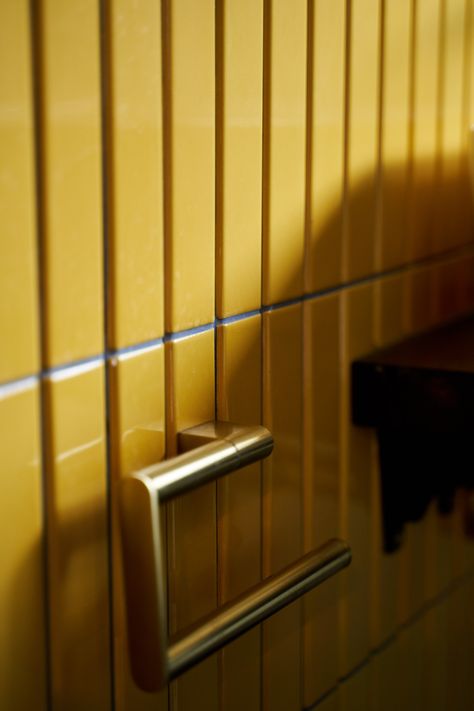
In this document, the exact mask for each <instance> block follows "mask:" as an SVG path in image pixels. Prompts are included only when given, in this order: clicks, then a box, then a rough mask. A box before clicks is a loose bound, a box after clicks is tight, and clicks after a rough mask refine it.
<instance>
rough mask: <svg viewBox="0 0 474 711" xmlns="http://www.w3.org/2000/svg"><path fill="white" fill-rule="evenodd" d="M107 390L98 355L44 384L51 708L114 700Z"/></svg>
mask: <svg viewBox="0 0 474 711" xmlns="http://www.w3.org/2000/svg"><path fill="white" fill-rule="evenodd" d="M104 390H105V388H104V366H103V365H102V364H101V363H92V364H87V365H82V366H75V367H72V368H66V369H64V370H60V371H58V372H56V373H53V374H52V375H50V376H48V378H47V379H46V381H45V384H44V395H45V400H46V401H45V413H46V418H47V419H46V422H45V427H46V443H47V444H46V447H47V449H46V455H47V471H46V476H47V525H48V572H49V602H50V610H49V614H50V625H51V627H50V633H51V675H52V696H53V709H54V711H76V709H77V711H79V709H85V708H87V709H91V711H107V709H110V708H111V695H110V691H111V688H110V687H111V669H110V648H109V645H110V632H109V606H110V602H109V579H108V578H109V574H108V559H107V558H108V542H107V501H106V496H107V491H106V453H105V447H106V442H105V435H106V433H105V403H104ZM86 680H87V683H86Z"/></svg>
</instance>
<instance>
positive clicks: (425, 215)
mask: <svg viewBox="0 0 474 711" xmlns="http://www.w3.org/2000/svg"><path fill="white" fill-rule="evenodd" d="M414 9H415V12H414V28H413V32H414V47H415V56H414V66H413V118H412V121H413V124H412V126H413V127H412V168H411V170H412V175H411V188H410V197H409V205H410V208H409V215H410V217H409V220H410V226H409V232H408V234H409V243H408V245H407V256H408V258H410V259H422V258H423V257H427V256H428V255H429V254H431V253H432V252H433V251H434V248H435V243H434V227H435V219H434V210H433V200H434V194H435V189H436V173H435V171H436V165H437V154H438V142H437V135H438V134H437V131H438V116H439V112H438V102H439V68H440V63H439V62H440V26H441V0H417V1H416V3H415V7H414Z"/></svg>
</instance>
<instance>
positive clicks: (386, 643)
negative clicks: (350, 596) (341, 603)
mask: <svg viewBox="0 0 474 711" xmlns="http://www.w3.org/2000/svg"><path fill="white" fill-rule="evenodd" d="M473 577H474V567H471V568H469V570H467V571H466V572H465V573H464V574H463V575H461V576H459V577H458V578H456V579H455V580H453V581H452V582H451V583H450V584H449V585H447V586H446V587H445V588H444V589H443V590H441V592H439V593H438V594H437V595H435V596H434V597H432V598H431V599H430V600H428V601H427V602H426V603H425V604H424V605H422V606H421V607H420V609H419V610H417V611H416V612H415V613H414V614H413V615H412V616H411V617H409V618H408V620H406V621H405V622H402V623H401V624H399V625H398V626H397V628H396V629H395V631H394V632H392V634H390V635H389V636H388V637H386V638H385V639H384V640H383V641H382V642H381V643H380V644H379V645H377V646H376V647H374V648H373V649H371V650H370V652H369V653H368V655H367V656H366V657H364V659H362V661H360V662H359V663H358V664H356V666H355V667H353V668H352V669H351V670H350V671H349V672H347V674H344V675H343V676H340V677H339V679H338V680H337V682H336V683H335V684H334V686H331V688H330V689H327V691H325V692H324V694H322V695H321V696H320V697H319V698H318V699H316V701H314V703H312V704H311V706H307V707H306V711H317V708H318V706H319V705H320V704H321V703H322V702H323V701H325V700H326V699H327V698H328V697H329V696H332V694H334V693H335V692H336V691H337V690H338V688H339V687H340V685H341V684H343V683H345V682H346V681H348V680H349V679H352V678H353V677H354V676H356V675H357V674H358V673H359V672H360V671H361V670H362V669H364V667H366V666H368V665H369V664H370V663H371V661H372V658H373V657H376V656H377V655H378V654H381V653H382V652H384V651H385V650H386V649H388V648H389V647H390V646H391V645H392V644H393V643H394V642H396V640H397V638H398V637H399V635H400V633H401V632H403V631H404V630H407V629H409V628H410V627H412V626H413V625H414V624H415V623H416V622H420V621H421V620H422V619H423V618H424V617H425V616H426V615H427V613H428V612H430V611H431V610H434V608H435V607H437V606H438V605H440V604H441V603H443V602H445V601H446V600H447V599H448V598H449V597H450V596H451V595H452V594H453V593H454V592H456V590H459V589H460V588H462V587H463V585H466V584H467V583H468V582H469V581H470V580H471V579H472V578H473Z"/></svg>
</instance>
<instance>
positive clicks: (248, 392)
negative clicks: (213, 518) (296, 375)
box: [217, 316, 262, 711]
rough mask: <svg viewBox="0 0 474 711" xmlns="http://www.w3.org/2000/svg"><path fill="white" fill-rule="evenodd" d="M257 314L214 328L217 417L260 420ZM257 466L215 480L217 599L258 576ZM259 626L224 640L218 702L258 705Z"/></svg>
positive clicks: (248, 584)
mask: <svg viewBox="0 0 474 711" xmlns="http://www.w3.org/2000/svg"><path fill="white" fill-rule="evenodd" d="M261 340H262V338H261V317H260V316H254V317H252V318H246V319H244V320H242V321H238V322H235V323H230V324H228V325H225V326H221V327H219V329H218V333H217V364H218V367H217V417H218V419H220V420H229V421H231V422H237V423H242V424H244V425H252V424H258V423H260V421H261V416H262V412H261V410H262V408H261V392H262V373H261V367H262V366H261V364H262V348H261ZM261 469H262V466H261V464H259V463H256V464H252V465H251V466H249V467H247V468H245V469H243V470H241V471H238V472H235V473H234V474H231V475H230V476H228V477H225V478H223V479H221V481H220V482H218V487H217V491H218V499H217V506H218V571H219V586H218V587H219V602H220V603H224V602H227V601H229V600H232V599H233V598H235V597H236V596H237V595H239V594H241V593H243V592H245V591H246V590H248V589H249V588H250V587H252V586H253V585H255V584H256V583H258V582H259V581H260V579H261V569H262V560H261V542H262V541H261V530H262V528H261V526H262V521H261V509H262V497H261V485H262V478H261ZM260 660H261V630H260V627H258V628H256V629H254V630H252V631H251V632H249V633H247V634H246V635H245V636H244V637H242V638H240V639H239V640H236V641H235V642H234V643H233V644H230V645H228V646H227V647H226V648H225V649H224V650H223V652H222V659H221V682H220V688H221V707H222V708H224V709H226V711H233V710H235V711H240V710H241V709H247V710H248V711H252V710H255V711H259V710H260V699H261V682H260Z"/></svg>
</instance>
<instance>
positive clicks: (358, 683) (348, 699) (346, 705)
mask: <svg viewBox="0 0 474 711" xmlns="http://www.w3.org/2000/svg"><path fill="white" fill-rule="evenodd" d="M370 691H371V689H370V670H369V669H368V668H367V667H362V669H360V670H359V671H358V672H357V673H356V674H354V675H353V676H351V677H350V678H349V679H347V681H344V683H343V684H341V686H340V687H339V708H340V710H341V711H360V710H361V709H369V708H370V705H369V704H370Z"/></svg>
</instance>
